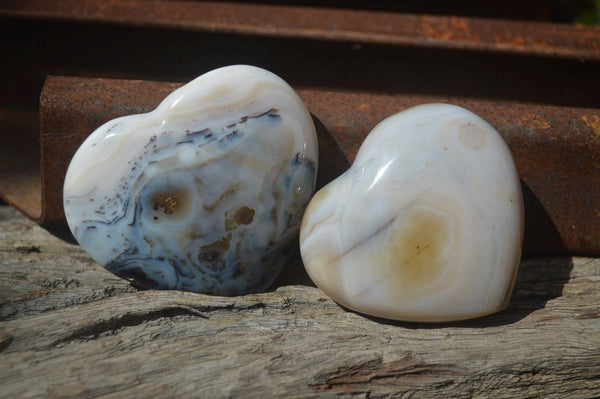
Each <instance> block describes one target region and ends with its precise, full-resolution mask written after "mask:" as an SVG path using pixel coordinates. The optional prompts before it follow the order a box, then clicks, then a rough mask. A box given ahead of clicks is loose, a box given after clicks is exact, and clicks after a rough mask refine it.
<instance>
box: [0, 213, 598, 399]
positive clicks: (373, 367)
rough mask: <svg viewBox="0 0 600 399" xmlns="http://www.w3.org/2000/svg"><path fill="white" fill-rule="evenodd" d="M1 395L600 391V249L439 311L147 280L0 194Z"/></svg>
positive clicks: (295, 269)
mask: <svg viewBox="0 0 600 399" xmlns="http://www.w3.org/2000/svg"><path fill="white" fill-rule="evenodd" d="M0 285H1V287H0V319H1V322H0V396H1V397H15V398H16V397H19V398H25V397H50V398H65V397H108V398H133V397H174V396H178V397H213V398H220V397H244V398H265V397H318V398H321V397H324V398H329V397H364V398H367V397H369V398H378V397H384V398H387V397H394V398H395V397H400V398H404V397H411V398H420V397H454V398H470V397H496V398H515V397H544V398H565V397H599V396H600V310H599V309H600V305H599V304H600V259H592V258H536V259H527V260H524V261H523V262H522V264H521V269H520V272H519V277H518V279H517V284H516V288H515V293H514V295H513V298H512V300H511V302H510V305H509V308H508V309H507V310H506V311H504V312H501V313H498V314H496V315H492V316H488V317H485V318H482V319H478V320H472V321H467V322H460V323H450V324H441V325H426V324H410V323H399V322H389V321H384V320H379V319H373V318H369V317H364V316H362V315H359V314H357V313H354V312H351V311H348V310H346V309H343V308H341V307H340V306H338V305H336V304H335V303H334V302H333V301H331V300H330V299H328V298H327V297H326V296H325V295H324V294H323V292H322V291H320V290H319V289H318V288H316V287H314V286H313V285H312V284H311V283H310V280H308V278H307V276H306V274H305V273H304V272H303V270H302V268H301V265H300V264H299V262H298V259H297V258H296V259H295V260H294V261H292V262H291V264H290V265H289V268H288V269H287V270H286V272H285V273H284V274H283V275H282V276H281V278H280V279H279V280H278V282H277V283H276V284H275V287H273V288H272V289H271V290H270V291H269V292H267V293H263V294H257V295H248V296H243V297H233V298H224V297H210V296H206V295H198V294H192V293H183V292H169V291H140V290H137V289H135V288H134V287H132V286H130V285H129V284H128V283H127V282H126V281H124V280H121V279H119V278H117V277H115V276H113V275H111V274H110V273H108V272H106V271H105V270H104V269H102V268H101V267H100V266H99V265H97V264H95V263H94V262H92V261H91V260H90V258H89V257H88V256H87V255H86V254H85V253H84V252H83V251H82V250H81V249H80V248H79V247H77V246H74V245H71V244H68V243H65V242H63V241H60V240H59V239H57V238H55V237H53V236H51V235H50V234H48V233H47V232H45V231H44V230H42V229H41V228H39V227H37V226H36V225H35V224H33V223H32V222H29V221H27V220H26V219H25V218H24V217H22V216H20V215H18V214H17V213H16V212H15V211H14V210H13V209H12V208H10V207H8V206H0Z"/></svg>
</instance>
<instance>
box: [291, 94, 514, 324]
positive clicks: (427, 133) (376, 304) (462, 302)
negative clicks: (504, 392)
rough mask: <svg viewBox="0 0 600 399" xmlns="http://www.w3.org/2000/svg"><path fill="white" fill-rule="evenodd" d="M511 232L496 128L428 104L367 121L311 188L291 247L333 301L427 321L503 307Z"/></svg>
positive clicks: (504, 151)
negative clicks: (336, 169) (340, 165)
mask: <svg viewBox="0 0 600 399" xmlns="http://www.w3.org/2000/svg"><path fill="white" fill-rule="evenodd" d="M522 237H523V200H522V194H521V185H520V181H519V177H518V175H517V170H516V168H515V165H514V161H513V159H512V156H511V154H510V151H509V149H508V147H507V146H506V144H505V143H504V141H503V140H502V138H501V137H500V135H499V134H498V133H497V132H496V131H495V130H494V128H492V127H491V126H490V125H489V124H488V123H487V122H485V121H484V120H483V119H481V118H480V117H478V116H477V115H475V114H473V113H472V112H470V111H468V110H466V109H464V108H461V107H457V106H454V105H449V104H428V105H421V106H417V107H414V108H411V109H408V110H406V111H404V112H401V113H398V114H396V115H394V116H392V117H390V118H388V119H386V120H384V121H383V122H381V123H380V124H379V125H377V126H376V127H375V128H374V129H373V131H372V132H371V133H370V134H369V136H368V137H367V138H366V140H365V141H364V143H363V144H362V146H361V148H360V150H359V152H358V154H357V156H356V159H355V161H354V163H353V165H352V167H351V168H350V169H349V170H348V171H347V172H346V173H344V174H343V175H342V176H340V177H339V178H337V179H336V180H334V181H333V182H331V183H330V184H329V185H327V186H326V187H324V188H323V189H321V190H320V191H319V192H317V193H316V194H315V196H314V197H313V199H312V200H311V202H310V203H309V206H308V208H307V210H306V213H305V215H304V219H303V222H302V227H301V231H300V249H301V253H302V259H303V261H304V265H305V267H306V270H307V271H308V274H309V275H310V277H311V278H312V279H313V281H314V282H315V283H316V284H317V286H319V287H320V288H321V289H322V290H323V291H324V292H325V293H326V294H328V295H329V296H331V297H332V298H333V299H334V300H335V301H337V302H338V303H340V304H342V305H344V306H346V307H348V308H350V309H354V310H356V311H358V312H361V313H365V314H368V315H373V316H378V317H383V318H389V319H396V320H405V321H425V322H433V321H450V320H460V319H467V318H472V317H477V316H482V315H485V314H489V313H493V312H496V311H498V310H501V309H503V308H504V307H505V306H506V305H507V303H508V299H509V298H510V294H511V291H512V286H513V283H514V280H515V276H516V273H517V269H518V265H519V260H520V254H521V243H522Z"/></svg>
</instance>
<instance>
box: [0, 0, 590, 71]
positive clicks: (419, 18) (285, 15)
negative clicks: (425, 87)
mask: <svg viewBox="0 0 600 399" xmlns="http://www.w3.org/2000/svg"><path fill="white" fill-rule="evenodd" d="M0 15H4V16H13V17H15V16H20V17H26V18H44V19H57V20H70V21H82V22H102V23H117V24H127V25H134V26H151V27H161V28H171V29H173V28H174V29H189V30H199V31H209V32H221V33H234V34H242V35H259V36H271V37H286V38H299V39H313V40H328V41H343V42H351V43H364V44H366V43H368V44H383V45H395V46H414V47H424V48H445V49H452V50H470V51H484V52H494V53H511V54H523V55H532V56H545V57H557V58H570V59H579V60H582V61H599V60H600V28H598V27H583V26H575V25H569V24H556V23H546V22H524V21H509V20H499V19H483V18H471V17H458V16H434V15H417V14H402V13H396V12H387V11H371V10H345V9H331V8H322V7H300V6H281V5H266V4H243V3H227V2H211V1H170V0H155V1H132V0H9V1H4V2H2V4H0Z"/></svg>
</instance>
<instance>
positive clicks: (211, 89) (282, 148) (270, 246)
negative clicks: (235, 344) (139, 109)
mask: <svg viewBox="0 0 600 399" xmlns="http://www.w3.org/2000/svg"><path fill="white" fill-rule="evenodd" d="M316 168H317V139H316V133H315V128H314V125H313V122H312V118H311V116H310V114H309V112H308V111H307V109H306V107H305V106H304V104H303V103H302V101H301V100H300V98H299V97H298V96H297V94H296V93H295V92H294V91H293V90H292V88H291V87H290V86H289V85H288V84H287V83H285V82H284V81H283V80H282V79H280V78H279V77H277V76H276V75H274V74H272V73H270V72H268V71H266V70H264V69H260V68H256V67H252V66H245V65H236V66H230V67H224V68H220V69H217V70H214V71H211V72H208V73H206V74H204V75H202V76H200V77H198V78H197V79H195V80H193V81H192V82H190V83H188V84H187V85H185V86H183V87H181V88H179V89H178V90H176V91H174V92H173V93H172V94H170V95H169V96H168V97H167V98H166V99H165V100H164V101H163V102H162V103H161V104H160V105H159V106H158V107H157V108H156V109H155V110H154V111H152V112H150V113H147V114H141V115H131V116H125V117H121V118H118V119H115V120H112V121H109V122H107V123H106V124H104V125H103V126H101V127H99V128H98V129H97V130H96V131H94V132H93V133H92V134H91V135H90V136H89V137H88V138H87V140H86V141H85V142H84V143H83V144H82V145H81V147H80V148H79V150H78V151H77V153H76V154H75V156H74V157H73V160H72V161H71V164H70V166H69V169H68V172H67V175H66V178H65V184H64V207H65V213H66V216H67V220H68V223H69V227H70V228H71V231H72V232H73V235H74V236H75V238H76V239H77V241H78V242H79V243H80V244H81V246H82V247H83V248H84V249H85V250H86V251H87V252H88V253H89V254H90V255H91V256H92V258H94V260H96V261H97V262H98V263H100V264H102V265H103V266H104V267H106V268H107V269H108V270H110V271H111V272H113V273H115V274H117V275H119V276H122V277H124V278H127V279H130V280H132V281H133V282H134V283H136V284H138V285H141V286H143V287H147V288H158V289H179V290H189V291H196V292H203V293H210V294H217V295H238V294H245V293H248V292H256V291H261V290H264V289H265V288H266V287H267V286H268V285H269V284H270V283H271V282H272V281H273V279H274V278H275V277H276V276H277V274H278V273H279V271H280V269H281V267H282V265H283V264H284V263H285V262H286V260H287V258H288V256H289V253H290V248H292V247H293V246H294V245H295V240H296V239H297V234H298V229H299V227H300V221H301V217H302V213H303V211H304V209H305V207H306V204H307V202H308V200H309V199H310V197H311V195H312V193H313V191H314V184H315V176H316Z"/></svg>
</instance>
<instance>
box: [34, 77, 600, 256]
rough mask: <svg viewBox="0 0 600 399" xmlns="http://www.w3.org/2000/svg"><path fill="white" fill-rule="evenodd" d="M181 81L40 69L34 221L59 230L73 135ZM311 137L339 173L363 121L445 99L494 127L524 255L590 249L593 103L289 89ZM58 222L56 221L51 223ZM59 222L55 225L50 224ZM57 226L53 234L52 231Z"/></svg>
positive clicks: (331, 170) (598, 114)
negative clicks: (515, 183) (503, 150)
mask: <svg viewBox="0 0 600 399" xmlns="http://www.w3.org/2000/svg"><path fill="white" fill-rule="evenodd" d="M180 85H181V84H177V83H161V82H151V81H139V80H114V79H90V78H75V77H57V76H54V77H49V78H48V79H47V81H46V83H45V85H44V88H43V90H42V95H41V98H40V118H41V132H40V140H41V151H42V155H41V157H42V158H41V173H42V218H41V220H40V223H41V224H42V226H44V227H46V228H48V229H49V230H52V231H53V232H55V234H64V229H65V227H66V222H65V219H64V212H63V208H62V185H63V180H64V175H65V172H66V168H67V166H68V163H69V161H70V159H71V157H72V155H73V154H74V152H75V151H76V149H77V148H78V146H79V145H80V143H81V142H82V141H83V140H84V139H85V138H86V137H87V136H88V135H89V134H90V133H91V132H92V131H93V130H95V129H96V128H97V127H98V126H100V125H101V124H102V123H104V122H106V121H108V120H110V119H113V118H115V117H118V116H122V115H127V114H132V113H140V112H146V111H149V110H151V109H153V108H154V107H155V106H156V105H157V104H158V103H159V102H160V101H161V100H162V99H163V98H164V97H165V96H166V95H167V94H168V93H170V92H171V91H172V90H174V89H175V88H177V87H179V86H180ZM298 93H299V95H300V96H301V97H302V99H303V100H304V102H305V103H306V105H307V107H308V108H309V110H310V111H311V113H312V115H313V118H314V120H315V123H316V125H317V131H318V136H319V146H320V148H319V160H320V161H319V162H320V168H319V176H318V179H319V181H318V184H319V185H320V186H322V185H324V184H326V183H327V182H329V181H331V180H332V179H334V178H335V177H337V176H339V175H340V174H341V173H342V172H344V171H345V170H346V169H347V168H348V166H349V164H350V163H351V162H352V161H353V159H354V157H355V155H356V152H357V151H358V148H359V147H360V144H361V143H362V141H363V139H364V138H365V136H366V135H367V134H368V133H369V132H370V131H371V129H372V128H373V127H374V126H375V125H376V124H377V123H378V122H380V121H381V120H383V119H385V118H386V117H388V116H390V115H392V114H394V113H396V112H398V111H401V110H403V109H405V108H408V107H410V106H413V105H417V104H423V103H431V102H448V103H453V104H457V105H460V106H463V107H466V108H468V109H470V110H472V111H473V112H475V113H477V114H479V115H480V116H482V117H483V118H484V119H486V120H487V121H488V122H490V124H491V125H492V126H494V127H495V128H496V129H497V130H498V131H499V132H500V134H501V135H502V136H503V137H504V139H505V140H506V142H507V144H508V146H509V147H510V149H511V151H512V153H513V156H514V158H515V162H516V164H517V168H518V170H519V174H520V177H521V179H522V182H523V188H524V194H525V206H526V229H525V246H524V252H525V253H526V254H540V253H541V254H557V253H570V254H587V255H598V254H600V174H599V173H597V161H596V160H597V159H598V158H600V110H598V109H589V108H588V109H586V108H569V107H556V106H546V105H531V104H522V103H500V102H492V101H481V100H471V99H459V98H447V97H431V96H405V95H378V94H365V93H354V92H339V91H320V90H298ZM61 229H62V230H61ZM61 231H62V233H60V232H61ZM57 232H58V233H57Z"/></svg>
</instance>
